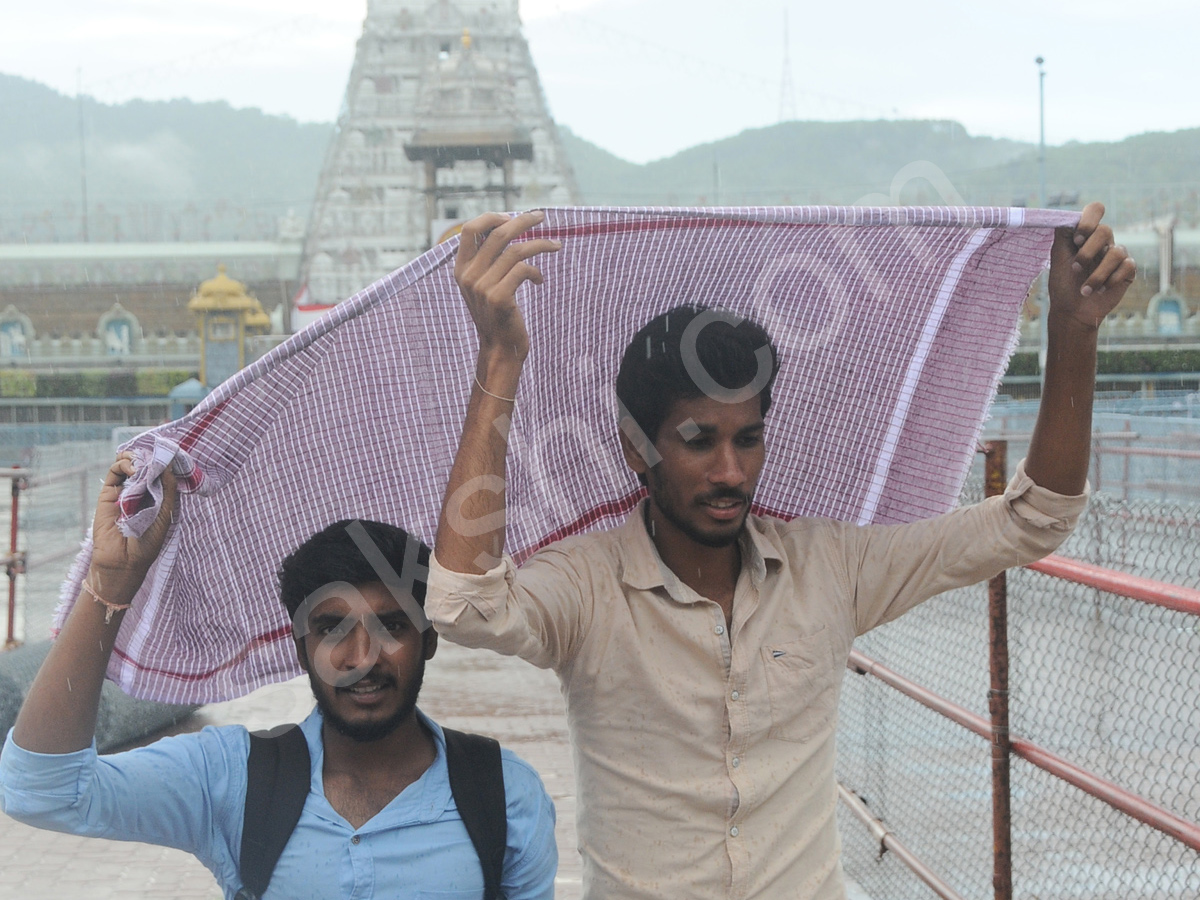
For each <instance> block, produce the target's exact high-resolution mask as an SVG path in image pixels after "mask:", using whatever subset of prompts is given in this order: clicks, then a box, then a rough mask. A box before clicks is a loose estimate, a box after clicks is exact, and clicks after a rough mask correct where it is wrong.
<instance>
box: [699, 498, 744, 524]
mask: <svg viewBox="0 0 1200 900" xmlns="http://www.w3.org/2000/svg"><path fill="white" fill-rule="evenodd" d="M700 506H701V507H702V508H703V509H704V512H705V513H707V514H708V515H709V516H710V517H712V518H714V519H718V520H720V521H722V522H728V521H731V520H733V519H736V518H738V516H739V515H741V512H742V510H743V509H744V508H745V506H746V501H745V499H744V498H741V497H736V498H735V497H721V498H715V499H712V500H701V501H700Z"/></svg>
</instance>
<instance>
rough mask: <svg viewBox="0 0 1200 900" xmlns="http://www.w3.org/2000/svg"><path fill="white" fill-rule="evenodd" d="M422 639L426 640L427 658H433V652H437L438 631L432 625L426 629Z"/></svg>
mask: <svg viewBox="0 0 1200 900" xmlns="http://www.w3.org/2000/svg"><path fill="white" fill-rule="evenodd" d="M422 639H423V640H424V647H425V659H427V660H429V659H433V654H435V653H437V642H438V633H437V632H436V631H434V630H433V626H432V625H431V626H430V627H429V628H427V629H425V634H424V635H423V636H422Z"/></svg>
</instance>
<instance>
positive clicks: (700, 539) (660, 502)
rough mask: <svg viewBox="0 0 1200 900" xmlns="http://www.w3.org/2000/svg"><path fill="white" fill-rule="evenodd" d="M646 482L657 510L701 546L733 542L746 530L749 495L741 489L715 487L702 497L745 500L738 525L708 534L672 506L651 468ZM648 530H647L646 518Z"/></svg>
mask: <svg viewBox="0 0 1200 900" xmlns="http://www.w3.org/2000/svg"><path fill="white" fill-rule="evenodd" d="M646 482H647V488H648V489H649V492H650V500H651V502H652V503H653V504H654V505H655V507H657V509H658V511H659V512H660V513H662V516H663V518H664V519H666V520H667V521H668V522H670V523H671V524H672V525H673V526H675V528H677V529H679V531H681V532H682V533H683V534H685V535H686V536H687V537H688V538H690V539H691V540H693V541H695V542H696V543H697V544H699V545H701V546H702V547H713V548H718V547H728V546H730V545H732V544H736V543H737V542H738V539H739V538H740V537H741V536H742V532H744V531H745V530H746V517H747V516H748V515H750V500H751V496H750V495H748V494H745V493H743V492H742V491H734V490H726V491H714V492H713V493H712V494H709V495H707V496H705V497H704V498H703V499H704V500H707V501H716V500H739V501H741V502H743V503H744V504H745V510H744V511H743V513H742V517H741V519H740V520H739V521H738V523H737V528H734V529H731V530H730V531H727V532H723V533H717V534H711V533H709V532H705V531H701V530H700V529H699V528H697V527H695V526H694V525H693V524H692V523H691V522H689V521H687V519H685V518H684V517H683V515H682V514H681V513H680V511H679V510H678V509H677V508H676V507H675V503H674V501H673V500H672V499H671V496H670V492H669V491H668V490H667V485H666V482H665V480H664V479H663V478H662V477H661V476H659V475H658V474H657V473H655V471H654V470H653V469H651V470H650V471H649V472H648V473H647V474H646ZM646 512H647V515H649V509H647V511H646ZM647 530H649V520H648V519H647Z"/></svg>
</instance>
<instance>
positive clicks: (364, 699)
mask: <svg viewBox="0 0 1200 900" xmlns="http://www.w3.org/2000/svg"><path fill="white" fill-rule="evenodd" d="M389 687H391V684H390V682H388V681H381V680H377V679H369V680H368V679H366V678H364V679H362V680H361V681H357V682H355V683H354V684H352V685H349V686H348V687H342V688H338V689H337V692H338V694H340V695H342V696H344V697H347V698H349V700H350V701H351V702H352V703H354V704H356V705H358V706H373V705H374V704H376V703H378V702H380V701H381V700H382V698H383V696H384V692H385V691H386V690H387V689H388V688H389Z"/></svg>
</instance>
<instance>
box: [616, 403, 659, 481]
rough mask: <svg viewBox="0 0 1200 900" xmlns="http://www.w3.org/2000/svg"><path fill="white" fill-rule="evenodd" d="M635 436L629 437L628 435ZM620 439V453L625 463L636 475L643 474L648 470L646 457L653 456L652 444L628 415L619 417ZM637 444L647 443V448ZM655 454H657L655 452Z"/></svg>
mask: <svg viewBox="0 0 1200 900" xmlns="http://www.w3.org/2000/svg"><path fill="white" fill-rule="evenodd" d="M631 434H632V435H634V436H635V437H636V439H637V440H636V441H635V440H634V437H630V435H631ZM618 436H619V437H620V439H621V455H622V456H624V457H625V465H627V466H629V468H630V469H632V470H633V471H634V473H635V474H637V475H645V474H646V472H647V471H648V470H649V468H650V465H649V463H647V461H646V460H647V458H654V456H652V455H651V452H652V451H653V449H654V448H653V445H652V444H650V441H649V438H648V437H646V433H645V432H644V431H642V429H641V428H640V427H639V426H638V424H637V423H636V422H635V421H634V420H633V419H632V418H631V417H629V416H626V417H625V418H623V419H621V426H620V429H619V435H618ZM639 444H648V445H649V448H647V447H644V446H639ZM655 455H657V454H655Z"/></svg>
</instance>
